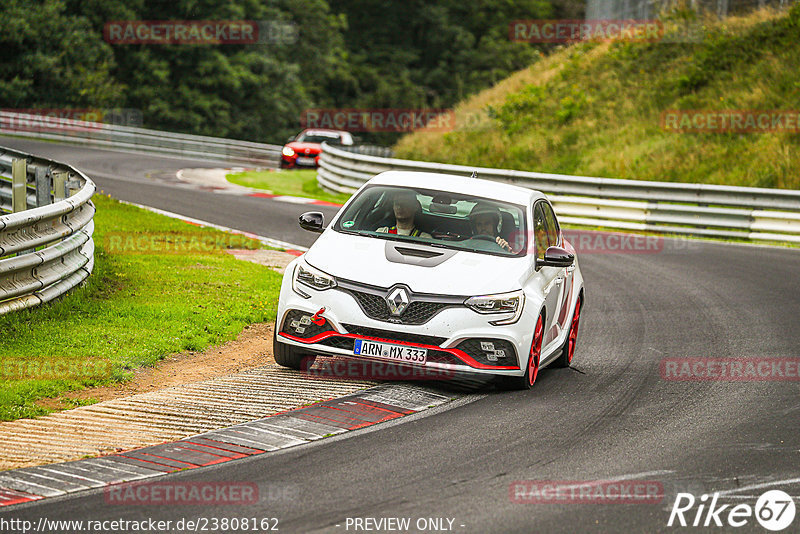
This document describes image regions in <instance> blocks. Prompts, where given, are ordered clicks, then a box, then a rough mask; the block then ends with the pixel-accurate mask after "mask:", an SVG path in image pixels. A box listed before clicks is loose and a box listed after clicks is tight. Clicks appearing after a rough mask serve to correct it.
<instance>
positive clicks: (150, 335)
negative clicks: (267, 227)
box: [0, 195, 281, 420]
mask: <svg viewBox="0 0 800 534" xmlns="http://www.w3.org/2000/svg"><path fill="white" fill-rule="evenodd" d="M94 202H95V204H96V206H97V213H96V215H95V233H94V241H95V246H96V251H95V262H96V263H95V268H94V272H93V274H92V275H91V276H90V277H89V279H88V282H87V284H86V285H85V286H84V287H82V288H79V289H77V290H75V291H73V292H72V293H70V294H68V295H67V296H66V297H64V298H62V299H60V300H58V301H56V302H54V303H52V304H46V305H44V306H40V307H38V308H34V309H32V310H23V311H20V312H16V313H11V314H7V315H4V316H0V333H2V334H1V335H0V362H2V364H3V365H4V366H5V367H4V369H5V372H4V374H2V375H0V420H13V419H17V418H21V417H34V416H38V415H42V414H44V413H47V410H46V409H44V408H42V407H39V406H37V405H36V400H37V399H41V398H44V397H52V396H57V395H60V394H62V393H64V392H67V391H71V390H76V389H81V388H84V387H87V386H95V385H102V384H109V383H114V382H120V381H124V380H127V379H129V378H130V377H131V376H132V370H133V369H136V368H138V367H142V366H150V365H153V364H154V363H156V362H157V361H159V360H160V359H162V358H164V357H165V356H167V355H169V354H172V353H176V352H181V351H187V350H192V351H198V350H202V349H204V348H205V347H208V346H209V345H214V344H219V343H222V342H225V341H227V340H230V339H233V338H235V337H236V336H237V335H238V334H239V333H240V332H241V330H242V329H243V328H244V326H245V325H247V324H250V323H254V322H262V321H271V320H274V318H275V313H276V305H277V297H278V292H279V289H280V280H281V276H280V275H279V274H278V273H276V272H274V271H272V270H270V269H267V268H264V267H262V266H260V265H256V264H254V263H250V262H245V261H241V260H237V259H235V258H234V257H233V256H231V255H229V254H226V253H225V252H223V251H222V250H219V249H215V250H210V251H207V252H202V251H199V250H195V249H191V248H190V249H189V252H188V253H181V254H175V253H164V252H152V251H147V250H145V251H144V252H146V253H134V254H131V253H127V252H125V251H124V250H122V249H121V248H120V247H119V246H115V245H114V244H113V243H114V241H113V239H118V240H119V238H120V236H122V237H123V238H128V237H130V238H132V239H136V238H147V239H146V240H145V242H146V243H153V242H157V243H158V244H159V245H160V246H161V247H162V248H163V246H164V245H166V244H169V243H170V242H173V243H189V244H191V243H195V244H196V243H197V242H198V239H218V240H220V243H221V244H222V245H221V246H222V247H225V246H226V244H231V245H233V246H234V248H244V247H246V248H258V247H259V244H258V243H257V242H255V241H250V242H244V243H243V239H242V238H240V237H237V238H234V237H231V234H225V233H223V232H219V231H217V230H213V229H200V228H197V227H194V226H191V225H188V224H186V223H184V222H181V221H179V220H176V219H170V218H167V217H163V216H160V215H156V214H153V213H151V212H148V211H146V210H142V209H140V208H136V207H133V206H129V205H125V204H121V203H119V202H117V201H115V200H112V199H110V198H107V197H104V196H101V195H96V196H95V198H94ZM154 240H155V241H154ZM122 243H123V244H124V243H125V239H123V240H122ZM55 361H57V362H64V361H67V362H71V363H73V364H74V363H77V362H86V361H93V362H110V372H109V367H105V368H104V367H102V366H100V365H98V366H96V367H93V368H92V370H94V371H95V372H90V373H87V374H86V375H81V377H77V378H76V377H74V376H73V375H70V376H69V377H66V378H64V379H56V378H57V377H51V376H47V377H42V376H41V375H39V378H38V379H37V375H36V372H32V373H31V372H29V374H28V375H22V376H20V375H18V374H16V372H15V373H14V374H13V378H14V379H11V378H12V375H11V374H10V373H9V372H8V366H9V365H10V363H12V362H17V363H20V362H24V363H26V364H29V363H31V362H33V363H37V362H38V363H43V362H44V363H47V362H55ZM18 378H19V379H18Z"/></svg>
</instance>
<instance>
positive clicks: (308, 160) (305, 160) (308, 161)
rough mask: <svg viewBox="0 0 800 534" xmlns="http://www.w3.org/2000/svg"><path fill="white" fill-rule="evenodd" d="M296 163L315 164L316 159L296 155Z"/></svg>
mask: <svg viewBox="0 0 800 534" xmlns="http://www.w3.org/2000/svg"><path fill="white" fill-rule="evenodd" d="M297 164H298V165H316V164H317V160H315V159H314V158H303V157H298V158H297Z"/></svg>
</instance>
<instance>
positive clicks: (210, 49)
mask: <svg viewBox="0 0 800 534" xmlns="http://www.w3.org/2000/svg"><path fill="white" fill-rule="evenodd" d="M575 4H576V2H575V1H574V0H558V1H557V2H555V3H554V2H552V1H551V0H480V1H476V2H463V1H459V0H443V1H441V2H429V1H425V0H408V1H398V2H384V1H376V0H341V1H339V2H334V1H331V2H330V3H329V2H328V1H326V0H224V1H217V0H176V1H174V2H162V1H155V0H152V1H151V0H5V1H4V2H2V3H0V20H2V21H3V32H2V33H0V49H2V50H3V52H4V54H3V56H4V57H3V63H2V65H0V107H2V108H17V109H18V108H23V109H27V108H78V109H81V108H84V109H85V108H110V107H118V108H131V109H136V110H140V111H141V114H142V118H143V122H144V126H146V127H151V128H157V129H164V130H170V131H181V132H188V133H196V134H205V135H216V136H223V137H232V138H240V139H250V140H256V141H270V142H278V143H280V142H282V141H284V140H285V138H286V136H287V135H289V134H291V133H294V132H296V131H297V130H298V128H299V127H300V116H301V113H302V111H303V110H304V109H308V108H320V107H322V108H325V107H350V108H352V107H401V108H410V107H447V106H450V105H452V104H453V103H455V102H456V101H457V100H458V99H459V98H461V97H463V96H465V95H468V94H471V93H474V92H475V91H478V90H480V89H482V88H484V87H486V86H488V85H489V84H491V83H493V82H496V81H498V80H500V79H502V78H503V77H505V76H507V75H508V74H510V73H511V72H513V71H514V70H517V69H520V68H522V67H524V66H526V65H528V64H529V63H530V62H531V61H532V60H533V59H534V58H535V57H536V56H537V51H536V49H535V48H534V47H533V46H531V45H528V44H519V43H512V42H510V41H509V39H508V24H509V22H510V21H511V20H514V19H519V18H526V19H530V18H545V17H554V16H575V15H576V13H578V10H579V9H580V8H579V7H576V5H575ZM554 5H555V6H556V7H553V6H554ZM122 20H146V21H159V20H253V21H273V22H283V23H291V24H296V28H297V29H298V32H299V33H298V38H297V40H296V42H294V43H279V44H276V43H267V44H256V45H152V44H150V45H143V44H110V43H108V42H106V41H105V40H104V38H103V28H104V25H105V24H106V23H108V22H111V21H122ZM385 137H386V136H384V138H385ZM390 137H391V136H390Z"/></svg>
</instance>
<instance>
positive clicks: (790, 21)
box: [396, 5, 800, 189]
mask: <svg viewBox="0 0 800 534" xmlns="http://www.w3.org/2000/svg"><path fill="white" fill-rule="evenodd" d="M706 22H707V24H706V25H705V26H704V27H703V30H704V31H703V34H702V35H701V36H700V37H701V38H700V39H699V40H697V41H696V42H692V41H690V42H672V43H669V42H653V43H614V44H611V45H608V44H594V43H583V44H578V45H575V46H570V47H567V48H565V49H563V50H561V51H559V52H556V53H554V54H552V55H551V56H549V57H547V58H545V59H543V60H541V61H540V62H538V63H537V64H535V65H533V66H531V67H530V68H529V69H527V70H525V71H522V72H519V73H517V74H516V75H514V76H512V77H511V78H509V79H508V80H506V81H504V82H501V84H499V85H498V86H497V87H495V88H493V89H492V90H489V91H486V92H484V93H481V94H478V95H475V96H474V97H472V98H471V99H468V100H466V101H465V102H463V103H461V104H460V105H459V106H458V107H457V108H456V114H457V115H459V114H469V113H472V114H475V115H480V116H482V117H483V118H484V120H483V121H482V122H480V123H479V125H478V126H477V127H473V128H468V127H467V128H462V129H458V130H456V131H453V132H448V133H432V132H417V133H414V134H411V135H409V136H407V137H405V138H403V139H402V140H401V141H400V142H399V143H398V145H397V147H396V153H397V155H398V157H403V158H409V159H424V160H429V161H441V162H447V163H459V164H464V165H477V166H487V167H501V168H510V169H519V170H535V171H541V172H555V173H563V174H575V175H583V176H601V177H610V178H627V179H639V180H657V181H673V182H694V183H711V184H728V185H744V186H758V187H778V188H792V189H796V188H798V187H800V177H798V174H797V170H796V169H797V167H798V164H800V156H798V154H800V150H798V149H800V135H798V134H797V133H793V132H792V131H783V132H780V131H774V132H773V131H757V132H747V133H732V132H688V133H685V132H679V131H674V130H673V131H670V130H668V129H667V128H665V127H664V125H663V124H662V114H663V113H665V112H666V111H668V110H700V111H710V112H713V111H715V110H719V111H721V110H778V111H780V110H783V111H785V112H791V111H792V110H797V109H800V82H798V77H797V72H798V70H800V46H798V43H799V42H800V5H795V6H794V7H793V8H792V9H791V10H790V11H788V12H782V13H773V12H770V11H763V12H757V13H753V14H750V15H747V16H745V17H743V18H739V19H735V18H734V19H727V20H726V21H724V22H718V21H706Z"/></svg>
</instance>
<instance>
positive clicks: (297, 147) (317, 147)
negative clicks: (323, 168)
mask: <svg viewBox="0 0 800 534" xmlns="http://www.w3.org/2000/svg"><path fill="white" fill-rule="evenodd" d="M286 146H288V147H290V148H291V149H292V150H294V151H295V152H297V153H300V152H304V151H305V150H306V149H308V150H310V151H311V152H312V153H314V154H316V153H318V152H320V151H321V150H322V145H321V144H319V143H300V142H297V141H293V142H291V143H288V144H287V145H286Z"/></svg>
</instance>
